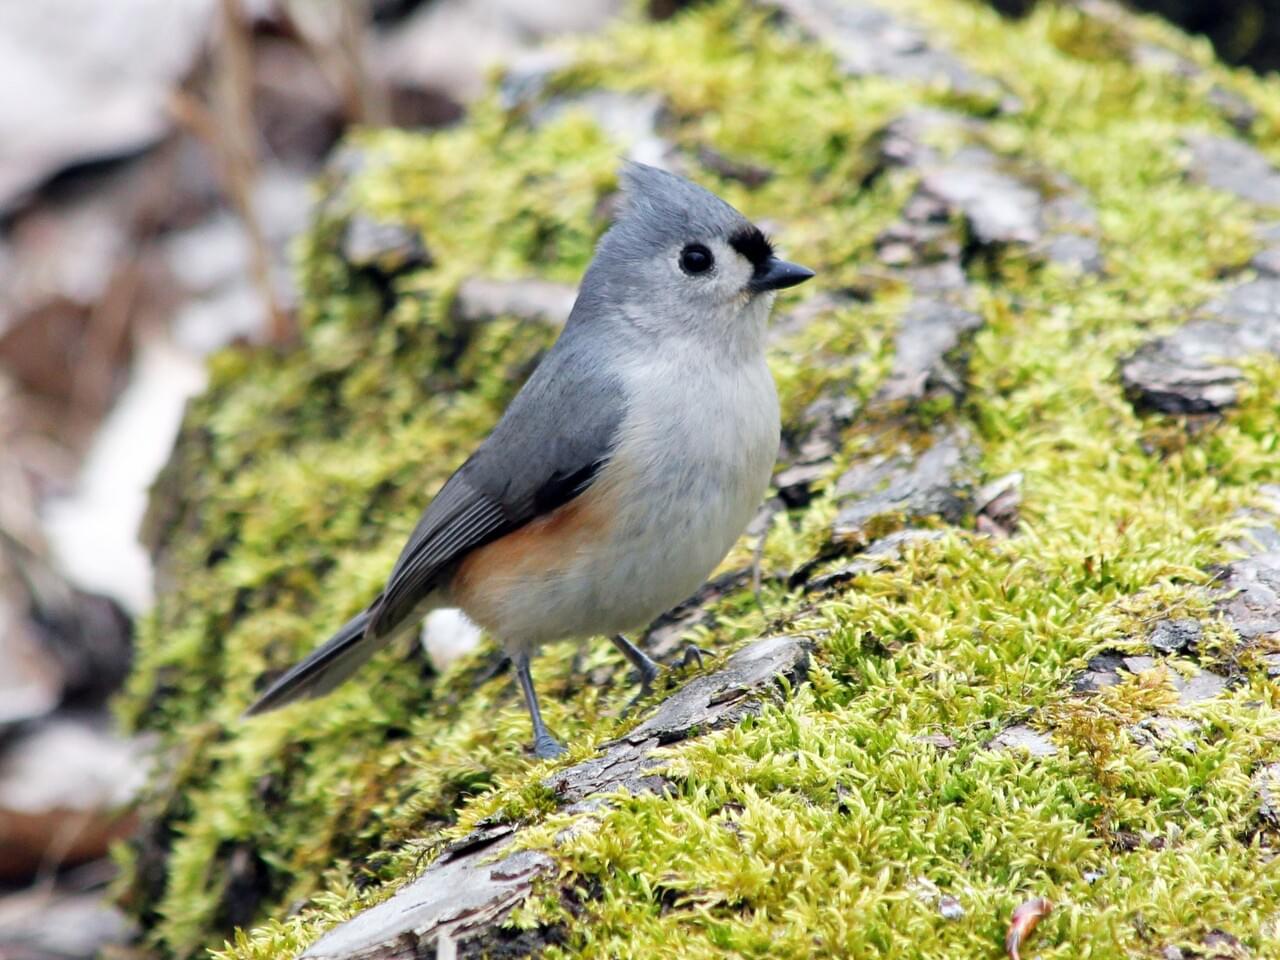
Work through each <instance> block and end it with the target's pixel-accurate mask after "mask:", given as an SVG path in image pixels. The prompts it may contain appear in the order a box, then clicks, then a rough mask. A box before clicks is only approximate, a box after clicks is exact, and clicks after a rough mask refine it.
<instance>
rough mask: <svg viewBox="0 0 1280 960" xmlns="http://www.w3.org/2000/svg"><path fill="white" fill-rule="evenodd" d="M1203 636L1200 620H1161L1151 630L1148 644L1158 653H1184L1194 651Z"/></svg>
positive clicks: (1185, 618) (1186, 618) (1187, 618)
mask: <svg viewBox="0 0 1280 960" xmlns="http://www.w3.org/2000/svg"><path fill="white" fill-rule="evenodd" d="M1203 634H1204V628H1203V627H1201V626H1200V621H1199V620H1193V619H1191V618H1189V617H1184V618H1180V619H1177V620H1161V621H1159V622H1158V623H1156V624H1155V626H1153V627H1152V628H1151V632H1150V633H1149V634H1148V635H1147V642H1148V643H1149V644H1151V648H1152V649H1153V650H1155V651H1156V653H1163V654H1172V653H1184V652H1186V651H1188V650H1192V649H1194V648H1195V646H1196V644H1198V643H1199V642H1200V637H1201V636H1202V635H1203Z"/></svg>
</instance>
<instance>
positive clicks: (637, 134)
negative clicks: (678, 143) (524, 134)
mask: <svg viewBox="0 0 1280 960" xmlns="http://www.w3.org/2000/svg"><path fill="white" fill-rule="evenodd" d="M571 111H580V112H582V113H585V114H586V115H587V116H589V117H590V118H591V119H592V120H594V121H595V123H596V125H597V126H599V127H600V129H601V130H603V131H604V133H605V135H606V136H608V137H609V139H610V140H613V141H614V142H616V143H617V144H618V146H620V147H621V148H622V149H623V150H624V151H625V153H626V156H627V158H628V159H630V160H635V161H637V162H639V163H647V164H649V165H650V166H655V167H662V168H663V169H665V170H673V171H675V172H677V173H680V172H683V171H682V167H683V164H682V163H681V161H680V160H679V158H678V157H677V156H676V149H675V146H674V145H673V144H672V143H671V142H670V141H668V140H667V139H665V138H664V137H663V136H662V135H661V133H660V132H659V131H660V129H661V127H662V124H663V121H664V120H665V118H666V115H667V102H666V100H665V99H663V98H662V96H660V95H659V94H656V93H618V92H616V91H613V90H591V91H588V92H587V93H579V94H572V95H569V96H564V97H555V98H552V99H551V100H548V101H546V102H545V103H543V104H541V105H540V106H537V107H534V108H533V110H531V111H530V113H529V122H530V123H531V124H532V125H533V126H534V127H541V126H544V125H546V124H548V123H550V122H552V121H553V120H557V119H559V118H560V117H562V116H563V115H564V114H566V113H569V112H571Z"/></svg>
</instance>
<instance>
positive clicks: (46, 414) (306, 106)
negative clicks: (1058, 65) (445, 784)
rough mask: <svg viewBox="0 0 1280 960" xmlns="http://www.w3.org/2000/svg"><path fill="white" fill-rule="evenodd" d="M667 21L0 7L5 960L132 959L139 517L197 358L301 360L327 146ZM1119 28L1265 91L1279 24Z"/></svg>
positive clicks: (425, 123)
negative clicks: (297, 271)
mask: <svg viewBox="0 0 1280 960" xmlns="http://www.w3.org/2000/svg"><path fill="white" fill-rule="evenodd" d="M992 2H993V4H994V5H995V6H997V7H998V8H1000V9H1001V11H1002V12H1003V13H1005V14H1006V15H1008V16H1022V15H1025V14H1026V13H1027V12H1029V10H1030V8H1031V7H1032V6H1033V3H1031V2H1030V0H992ZM683 5H684V4H683V3H681V2H679V0H648V2H639V0H634V2H632V0H573V2H567V0H560V2H557V0H344V2H337V0H40V2H38V3H33V2H28V0H0V91H3V92H2V93H0V960H14V958H53V957H67V958H72V957H89V956H95V955H98V954H99V953H100V952H102V950H103V949H104V948H108V947H110V946H111V945H117V946H115V947H114V948H113V949H115V950H117V951H123V950H124V949H125V948H123V947H121V946H118V945H122V944H127V943H128V940H129V935H130V931H129V929H128V926H127V924H126V922H125V921H124V919H123V918H122V917H121V915H120V914H119V913H117V912H116V911H115V910H114V909H113V908H112V907H111V906H110V905H109V903H107V901H106V900H105V898H104V896H103V891H104V889H105V886H106V884H107V883H108V882H109V880H110V877H111V875H112V867H111V865H110V862H109V861H108V860H107V859H105V854H106V850H107V847H108V845H109V844H110V843H111V841H112V840H113V839H115V838H118V837H120V836H123V835H125V834H126V833H127V831H128V830H129V828H130V821H129V816H128V812H127V811H128V807H129V800H130V797H131V796H132V795H133V793H134V792H135V791H136V790H137V789H138V787H139V785H140V784H141V783H142V782H143V780H144V779H145V777H146V776H147V766H146V756H147V744H146V743H142V742H136V741H131V740H129V739H126V738H124V737H121V736H120V735H118V734H117V733H115V732H114V731H113V729H112V723H111V719H110V714H109V710H108V701H109V699H110V697H111V695H112V693H113V692H114V691H116V690H117V689H118V688H119V686H120V684H121V683H122V682H123V680H124V677H125V675H126V673H127V671H128V666H129V651H130V636H131V630H132V624H133V622H134V620H135V618H137V617H138V616H140V615H142V614H144V613H145V612H146V610H147V609H148V607H149V605H150V603H151V601H152V597H153V594H154V591H155V589H156V587H155V584H154V583H153V578H152V569H151V565H150V562H149V559H148V555H147V553H146V550H145V548H144V547H143V546H142V545H141V544H140V542H139V531H140V529H141V528H142V526H143V523H144V516H145V511H146V499H147V489H148V487H149V485H150V484H151V482H152V480H153V479H154V477H155V475H156V473H157V471H158V470H159V469H160V467H161V466H162V465H163V464H164V462H165V459H166V458H167V456H168V452H169V449H170V447H171V445H172V443H173V439H174V436H175V434H176V431H177V429H178V425H179V422H180V420H181V416H182V410H183V406H184V404H185V402H186V400H187V398H189V397H190V396H192V395H193V394H195V393H197V392H198V391H199V390H200V389H201V387H202V384H203V382H204V358H205V357H206V356H207V355H208V354H209V353H210V352H212V351H215V350H219V349H222V348H225V347H228V346H233V345H238V344H248V345H257V346H259V347H264V348H267V349H278V350H288V349H290V348H291V343H292V341H293V330H294V308H295V291H294V288H293V285H292V283H291V280H290V270H289V257H290V241H291V239H292V238H293V237H294V236H295V235H296V234H297V233H298V232H299V231H300V229H301V228H302V226H303V225H304V224H305V222H306V220H307V217H308V206H309V202H310V197H311V194H310V190H309V183H310V181H311V180H312V179H313V178H314V177H315V176H316V175H317V173H319V172H320V171H321V170H322V169H323V168H324V166H325V164H326V163H327V162H330V154H331V152H332V151H333V149H334V146H335V144H336V143H337V142H338V141H339V139H340V138H341V136H342V135H343V132H344V131H345V130H347V129H348V128H350V127H352V126H353V125H387V124H390V125H396V126H404V127H414V128H426V127H438V126H443V125H448V124H452V123H456V122H458V121H459V120H460V119H461V118H463V117H464V116H465V115H466V112H467V109H468V105H469V104H471V103H473V102H474V101H475V100H476V99H477V98H478V97H480V96H481V95H482V94H483V93H484V92H485V90H486V89H487V85H488V82H489V79H490V77H491V76H492V74H493V72H494V71H495V70H496V69H497V68H498V67H499V65H506V66H508V67H515V68H517V69H519V67H520V66H521V64H527V65H529V66H534V65H545V64H546V63H547V62H548V61H550V62H554V59H555V58H556V57H557V55H558V54H557V52H556V49H557V48H556V44H557V42H558V41H561V40H563V38H565V37H570V36H572V35H575V34H583V33H590V32H596V31H599V30H601V29H603V28H604V27H605V26H607V24H608V23H609V22H610V20H611V19H613V18H615V17H618V16H650V17H655V18H664V17H668V16H671V15H673V14H674V13H676V12H677V11H678V9H679V8H680V7H681V6H683ZM1135 5H1136V6H1138V7H1139V8H1142V9H1145V10H1148V11H1151V12H1155V13H1158V14H1160V15H1162V16H1165V17H1167V18H1169V19H1172V20H1174V21H1175V22H1177V23H1178V24H1180V25H1181V26H1183V27H1184V28H1185V29H1187V30H1190V31H1193V32H1198V33H1203V34H1204V35H1206V36H1207V37H1209V39H1210V40H1211V41H1212V43H1213V44H1214V47H1215V49H1216V51H1217V53H1218V54H1219V56H1220V57H1222V58H1223V59H1225V60H1227V61H1228V62H1231V63H1236V64H1241V65H1246V66H1250V67H1253V68H1255V69H1258V70H1273V69H1276V68H1277V66H1280V0H1141V2H1137V3H1136V4H1135Z"/></svg>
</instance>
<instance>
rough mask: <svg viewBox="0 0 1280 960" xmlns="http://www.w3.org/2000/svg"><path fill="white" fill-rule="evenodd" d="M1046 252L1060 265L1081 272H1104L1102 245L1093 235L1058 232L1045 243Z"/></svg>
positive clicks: (1050, 258)
mask: <svg viewBox="0 0 1280 960" xmlns="http://www.w3.org/2000/svg"><path fill="white" fill-rule="evenodd" d="M1044 254H1045V256H1046V257H1048V258H1049V260H1051V261H1052V262H1054V263H1056V264H1058V265H1059V266H1063V267H1069V268H1071V269H1073V270H1076V271H1079V272H1080V273H1101V272H1102V266H1103V263H1102V246H1101V245H1100V244H1099V243H1098V241H1097V240H1095V239H1094V238H1093V237H1088V236H1084V235H1082V234H1078V233H1058V234H1054V235H1052V236H1050V237H1049V238H1048V239H1047V240H1046V242H1045V245H1044Z"/></svg>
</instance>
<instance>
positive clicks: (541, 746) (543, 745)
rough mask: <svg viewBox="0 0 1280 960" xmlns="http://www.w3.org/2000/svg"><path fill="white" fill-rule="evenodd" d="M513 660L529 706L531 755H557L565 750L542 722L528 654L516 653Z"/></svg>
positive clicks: (539, 756) (544, 757) (540, 757)
mask: <svg viewBox="0 0 1280 960" xmlns="http://www.w3.org/2000/svg"><path fill="white" fill-rule="evenodd" d="M513 660H514V661H515V665H516V678H517V679H518V680H519V681H520V689H521V690H522V691H523V692H524V702H525V706H527V707H528V708H529V719H530V720H532V721H533V755H534V756H535V757H537V758H538V759H539V760H550V759H551V758H553V757H558V756H560V755H561V754H562V753H564V752H565V748H564V745H563V744H562V743H560V741H559V740H557V739H556V738H555V737H553V736H552V735H551V731H550V730H548V729H547V725H546V724H545V723H543V722H542V711H541V710H539V709H538V695H537V694H536V693H535V692H534V690H533V675H532V674H531V673H530V672H529V655H528V654H527V653H521V654H517V655H516V656H515V657H514V658H513Z"/></svg>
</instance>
